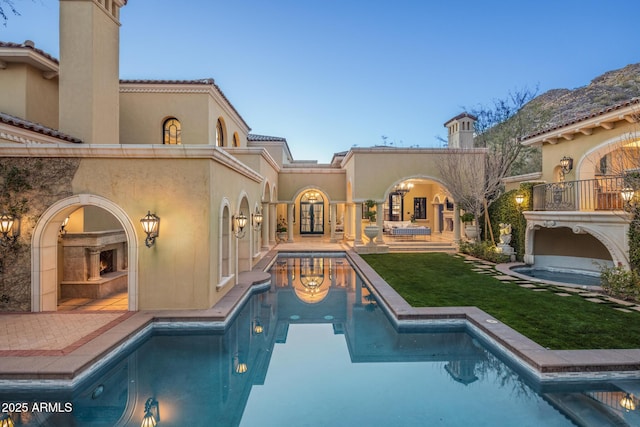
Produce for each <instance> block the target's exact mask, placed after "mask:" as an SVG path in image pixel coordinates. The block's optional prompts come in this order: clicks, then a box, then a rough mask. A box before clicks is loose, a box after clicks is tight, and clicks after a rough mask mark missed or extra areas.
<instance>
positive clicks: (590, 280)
mask: <svg viewBox="0 0 640 427" xmlns="http://www.w3.org/2000/svg"><path fill="white" fill-rule="evenodd" d="M512 270H513V271H515V272H516V273H520V274H524V275H525V276H529V277H534V278H536V279H541V280H549V281H553V282H561V283H569V284H572V285H581V286H600V276H595V275H590V274H580V273H577V272H568V271H556V270H549V269H545V268H531V267H514V268H512Z"/></svg>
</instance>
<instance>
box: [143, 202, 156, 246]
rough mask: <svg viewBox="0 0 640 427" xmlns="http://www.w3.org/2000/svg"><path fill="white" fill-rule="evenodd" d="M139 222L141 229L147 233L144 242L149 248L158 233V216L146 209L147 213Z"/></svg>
mask: <svg viewBox="0 0 640 427" xmlns="http://www.w3.org/2000/svg"><path fill="white" fill-rule="evenodd" d="M140 222H141V223H142V229H143V230H144V232H145V233H147V238H146V239H145V240H144V244H145V245H147V247H148V248H150V247H151V246H153V245H154V244H155V243H156V237H158V235H159V234H160V218H159V217H158V216H157V215H156V214H155V213H151V211H147V214H146V215H145V216H144V218H142V219H141V220H140Z"/></svg>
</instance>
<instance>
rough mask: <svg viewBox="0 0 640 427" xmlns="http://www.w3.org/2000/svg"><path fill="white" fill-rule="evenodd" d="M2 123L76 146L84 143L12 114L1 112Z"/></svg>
mask: <svg viewBox="0 0 640 427" xmlns="http://www.w3.org/2000/svg"><path fill="white" fill-rule="evenodd" d="M0 123H6V124H8V125H11V126H15V127H18V128H22V129H27V130H30V131H33V132H37V133H40V134H42V135H47V136H52V137H54V138H58V139H60V140H62V141H67V142H73V143H76V144H80V143H82V140H80V139H78V138H75V137H73V136H70V135H67V134H65V133H62V132H60V131H59V130H56V129H52V128H50V127H47V126H43V125H41V124H39V123H34V122H30V121H28V120H24V119H21V118H19V117H15V116H12V115H10V114H6V113H2V112H0Z"/></svg>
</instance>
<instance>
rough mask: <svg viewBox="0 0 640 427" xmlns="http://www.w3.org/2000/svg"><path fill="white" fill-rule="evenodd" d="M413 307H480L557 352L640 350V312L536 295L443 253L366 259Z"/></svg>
mask: <svg viewBox="0 0 640 427" xmlns="http://www.w3.org/2000/svg"><path fill="white" fill-rule="evenodd" d="M362 258H364V259H365V260H366V261H367V262H368V263H369V265H371V266H372V267H373V268H374V269H375V270H376V271H377V272H378V274H380V275H381V276H382V277H383V278H384V279H385V280H386V281H387V282H388V283H389V284H390V285H391V286H392V287H393V288H394V289H395V290H396V291H397V292H398V293H399V294H400V295H402V296H403V297H404V299H405V300H406V301H407V302H408V303H409V304H410V305H411V306H413V307H453V306H476V307H478V308H480V309H482V310H484V311H486V312H487V313H489V314H491V315H492V316H494V317H496V318H497V319H500V321H502V322H503V323H505V324H507V325H509V326H511V327H512V328H513V329H515V330H517V331H518V332H520V333H522V334H523V335H525V336H527V337H529V338H531V339H532V340H534V341H536V342H537V343H538V344H540V345H542V346H544V347H547V348H550V349H554V350H577V349H610V348H640V313H639V312H635V311H634V312H632V313H623V312H620V311H618V310H615V309H614V307H619V306H618V305H616V304H608V303H607V304H595V303H592V302H588V301H585V300H584V299H583V298H582V297H580V296H577V295H571V296H565V297H561V296H558V295H555V292H560V291H558V290H556V289H554V288H549V289H548V290H546V291H543V292H534V291H532V290H531V289H526V288H522V287H520V286H518V285H517V284H515V283H506V284H505V283H502V282H501V281H499V280H497V279H494V278H493V277H491V276H490V275H485V274H481V273H477V272H474V271H472V268H473V266H472V265H471V264H468V263H465V262H464V260H463V259H462V258H461V257H457V256H451V255H447V254H442V253H424V254H377V255H362Z"/></svg>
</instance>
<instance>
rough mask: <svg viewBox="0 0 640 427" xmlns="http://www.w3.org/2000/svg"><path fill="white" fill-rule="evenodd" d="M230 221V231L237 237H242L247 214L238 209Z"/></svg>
mask: <svg viewBox="0 0 640 427" xmlns="http://www.w3.org/2000/svg"><path fill="white" fill-rule="evenodd" d="M232 219H233V221H231V227H232V228H231V231H233V234H234V235H235V236H236V238H238V239H242V238H243V237H244V228H245V227H246V226H247V216H246V215H245V214H243V213H242V211H240V213H239V214H238V215H236V216H234V217H233V218H232Z"/></svg>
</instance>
